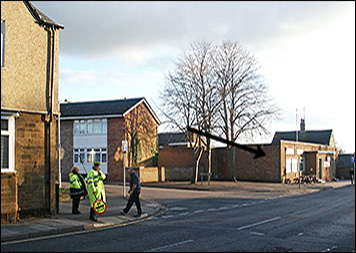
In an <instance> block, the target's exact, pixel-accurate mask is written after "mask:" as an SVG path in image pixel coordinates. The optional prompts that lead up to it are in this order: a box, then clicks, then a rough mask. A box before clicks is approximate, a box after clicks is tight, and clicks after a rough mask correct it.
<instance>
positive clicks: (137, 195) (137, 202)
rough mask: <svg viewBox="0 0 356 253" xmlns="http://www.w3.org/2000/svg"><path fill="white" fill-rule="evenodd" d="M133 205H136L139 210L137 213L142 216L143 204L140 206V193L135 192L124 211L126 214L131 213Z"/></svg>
mask: <svg viewBox="0 0 356 253" xmlns="http://www.w3.org/2000/svg"><path fill="white" fill-rule="evenodd" d="M133 203H135V205H136V208H137V213H138V214H140V215H141V213H142V210H141V204H140V192H136V191H135V192H133V193H132V194H131V195H130V197H129V200H128V201H127V205H126V207H125V209H124V212H125V213H128V212H129V211H130V208H131V207H132V205H133Z"/></svg>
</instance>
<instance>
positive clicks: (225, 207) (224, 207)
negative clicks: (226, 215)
mask: <svg viewBox="0 0 356 253" xmlns="http://www.w3.org/2000/svg"><path fill="white" fill-rule="evenodd" d="M225 209H227V206H222V207H220V208H219V210H225Z"/></svg>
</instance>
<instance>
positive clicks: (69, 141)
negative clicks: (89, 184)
mask: <svg viewBox="0 0 356 253" xmlns="http://www.w3.org/2000/svg"><path fill="white" fill-rule="evenodd" d="M61 145H62V148H63V150H64V154H62V155H63V159H62V161H61V172H62V174H61V176H62V181H67V182H68V181H69V172H70V169H71V168H72V166H73V121H72V120H66V121H63V120H61Z"/></svg>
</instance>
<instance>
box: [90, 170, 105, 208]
mask: <svg viewBox="0 0 356 253" xmlns="http://www.w3.org/2000/svg"><path fill="white" fill-rule="evenodd" d="M105 178H106V176H105V174H104V173H103V172H102V171H101V170H99V171H96V170H94V169H91V170H90V171H89V174H88V192H89V199H90V206H91V207H92V206H93V204H94V202H95V201H96V200H97V199H102V200H104V202H106V196H105V188H104V182H103V180H105Z"/></svg>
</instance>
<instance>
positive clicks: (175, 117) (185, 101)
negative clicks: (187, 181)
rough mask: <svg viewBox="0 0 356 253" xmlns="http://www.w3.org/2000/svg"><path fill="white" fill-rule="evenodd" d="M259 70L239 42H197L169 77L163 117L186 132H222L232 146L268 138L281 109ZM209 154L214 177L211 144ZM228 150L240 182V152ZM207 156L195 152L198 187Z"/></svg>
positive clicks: (165, 89) (209, 144)
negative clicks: (242, 137)
mask: <svg viewBox="0 0 356 253" xmlns="http://www.w3.org/2000/svg"><path fill="white" fill-rule="evenodd" d="M258 70H259V69H258V65H257V61H256V59H255V58H254V57H253V56H251V55H250V54H249V53H248V52H247V51H245V50H244V49H243V48H242V47H241V46H240V45H239V44H238V43H236V42H229V41H227V42H223V43H222V44H220V45H217V46H213V45H212V44H210V43H207V42H199V43H194V44H192V45H191V46H190V48H189V50H188V51H186V52H185V53H184V54H183V56H182V57H180V58H178V60H177V61H176V62H175V69H174V71H173V73H169V76H168V78H167V83H166V86H165V88H164V92H163V96H162V99H163V101H164V105H163V106H164V108H165V112H164V114H165V115H166V116H167V118H169V119H170V122H171V123H173V124H174V125H175V126H176V127H177V128H178V129H180V130H181V131H184V130H185V129H186V128H187V127H189V126H190V127H195V128H197V129H198V130H200V131H201V130H203V131H204V132H206V133H208V134H212V133H213V132H220V133H222V134H224V135H225V137H226V139H227V140H229V141H233V142H235V141H236V140H237V138H238V137H240V135H242V134H249V135H250V136H251V137H253V136H254V134H256V133H257V134H260V135H261V134H263V133H267V132H268V131H267V129H266V126H265V123H266V122H267V121H268V120H270V119H271V118H274V117H277V112H278V109H277V108H276V107H274V105H273V104H272V103H271V100H270V99H269V98H268V95H267V87H266V85H265V82H264V80H263V77H262V76H261V75H260V74H259V71H258ZM198 143H201V141H199V142H198ZM207 149H208V165H209V168H208V169H209V173H211V141H210V139H207ZM229 149H230V165H231V173H232V178H234V179H235V178H236V176H235V169H234V168H235V164H234V161H235V151H234V148H232V147H229ZM202 152H203V149H202V147H201V146H199V150H198V151H197V150H195V178H194V180H192V181H194V182H195V183H196V182H197V176H198V169H199V161H200V158H201V156H202ZM209 180H210V178H209Z"/></svg>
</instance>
